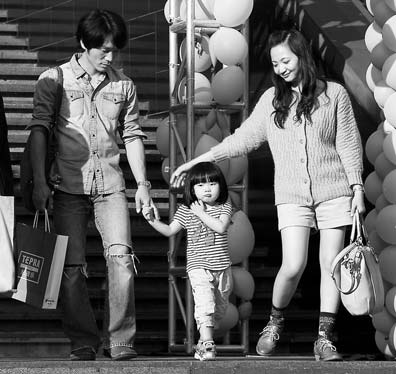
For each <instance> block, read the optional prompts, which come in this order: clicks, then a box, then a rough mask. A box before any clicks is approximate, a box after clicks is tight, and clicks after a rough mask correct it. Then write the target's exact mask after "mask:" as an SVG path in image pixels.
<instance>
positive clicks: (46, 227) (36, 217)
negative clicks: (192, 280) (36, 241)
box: [33, 209, 51, 232]
mask: <svg viewBox="0 0 396 374" xmlns="http://www.w3.org/2000/svg"><path fill="white" fill-rule="evenodd" d="M39 216H40V211H39V210H36V214H35V215H34V220H33V228H35V229H37V226H38V220H39ZM44 230H45V231H46V232H51V227H50V222H49V218H48V211H47V209H44Z"/></svg>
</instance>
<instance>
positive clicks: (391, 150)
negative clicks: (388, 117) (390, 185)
mask: <svg viewBox="0 0 396 374" xmlns="http://www.w3.org/2000/svg"><path fill="white" fill-rule="evenodd" d="M382 149H383V151H384V154H385V157H386V158H387V159H388V161H390V162H391V163H392V164H393V165H396V132H392V133H390V134H388V135H386V137H385V139H384V143H383V146H382Z"/></svg>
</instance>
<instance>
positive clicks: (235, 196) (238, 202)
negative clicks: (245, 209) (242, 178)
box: [228, 191, 242, 210]
mask: <svg viewBox="0 0 396 374" xmlns="http://www.w3.org/2000/svg"><path fill="white" fill-rule="evenodd" d="M228 195H229V197H230V199H231V202H232V205H233V207H235V208H236V209H237V210H240V209H242V199H241V195H240V194H239V193H238V192H236V191H228Z"/></svg>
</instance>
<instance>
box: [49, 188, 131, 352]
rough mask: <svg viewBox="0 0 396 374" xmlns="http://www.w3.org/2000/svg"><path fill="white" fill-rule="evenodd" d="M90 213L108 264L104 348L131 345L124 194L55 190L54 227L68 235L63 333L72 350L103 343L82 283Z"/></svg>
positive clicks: (128, 234) (128, 240) (62, 299)
mask: <svg viewBox="0 0 396 374" xmlns="http://www.w3.org/2000/svg"><path fill="white" fill-rule="evenodd" d="M92 211H93V213H94V217H95V224H96V227H97V229H98V231H99V233H100V235H101V237H102V242H103V247H104V256H105V258H106V264H107V287H108V291H107V292H108V293H107V295H106V303H105V304H106V306H105V316H104V331H105V342H104V347H105V348H111V347H115V346H129V347H133V343H134V337H135V332H136V319H135V295H134V258H133V252H132V242H131V230H130V219H129V212H128V205H127V200H126V197H125V193H124V192H117V193H113V194H109V195H92V196H88V195H71V194H67V193H64V192H61V191H56V192H55V195H54V225H55V230H56V233H57V234H61V235H68V236H69V243H68V247H67V253H66V261H65V269H64V274H63V278H62V284H61V293H60V302H61V305H62V308H63V326H64V331H65V334H66V335H67V336H68V337H69V338H70V340H71V349H72V351H73V350H75V349H78V348H82V347H93V348H94V349H96V350H97V349H98V348H99V346H100V344H101V339H100V333H99V330H98V327H97V324H96V321H95V316H94V313H93V311H92V307H91V304H90V302H89V296H88V288H87V284H86V278H87V272H86V265H87V263H86V260H85V255H86V236H87V226H88V220H89V217H90V215H91V213H92Z"/></svg>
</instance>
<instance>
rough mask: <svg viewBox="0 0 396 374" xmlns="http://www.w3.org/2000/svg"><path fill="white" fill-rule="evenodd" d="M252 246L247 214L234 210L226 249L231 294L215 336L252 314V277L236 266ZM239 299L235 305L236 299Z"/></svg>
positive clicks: (245, 256)
mask: <svg viewBox="0 0 396 374" xmlns="http://www.w3.org/2000/svg"><path fill="white" fill-rule="evenodd" d="M253 248H254V231H253V228H252V225H251V223H250V221H249V218H248V217H247V215H246V214H245V213H244V212H243V211H242V210H239V211H236V212H235V213H234V214H233V216H232V224H231V226H230V228H229V229H228V250H229V253H230V257H231V262H232V265H233V266H232V267H231V269H232V280H233V294H232V295H231V300H232V302H230V303H229V304H228V308H227V311H226V314H225V315H224V317H223V318H222V319H221V321H220V323H219V326H218V328H217V329H216V336H222V335H224V334H225V333H226V332H227V331H229V330H230V329H232V328H233V327H234V326H236V324H237V323H238V322H239V321H240V320H241V321H243V320H246V319H249V318H250V316H251V314H252V303H251V300H252V298H253V294H254V279H253V276H252V275H251V274H250V272H249V271H248V270H246V269H245V268H243V267H242V266H238V264H240V263H241V262H242V261H244V260H245V259H247V258H248V257H249V255H250V254H251V253H252V251H253ZM237 299H238V300H239V304H238V306H236V304H237V302H236V300H237Z"/></svg>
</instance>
